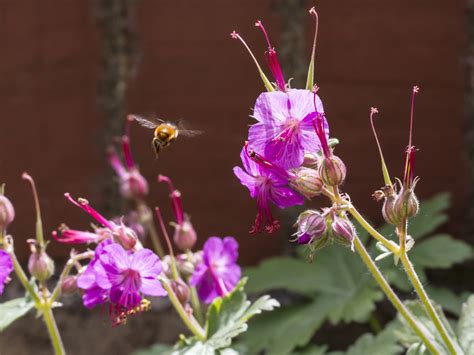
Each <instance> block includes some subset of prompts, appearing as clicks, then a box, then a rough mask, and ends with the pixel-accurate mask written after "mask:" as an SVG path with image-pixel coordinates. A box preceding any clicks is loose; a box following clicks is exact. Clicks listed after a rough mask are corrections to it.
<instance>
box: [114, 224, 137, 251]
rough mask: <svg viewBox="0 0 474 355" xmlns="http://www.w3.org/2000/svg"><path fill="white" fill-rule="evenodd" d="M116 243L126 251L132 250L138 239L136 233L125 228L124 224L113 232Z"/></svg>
mask: <svg viewBox="0 0 474 355" xmlns="http://www.w3.org/2000/svg"><path fill="white" fill-rule="evenodd" d="M113 236H114V241H115V242H116V243H119V244H120V245H121V246H122V247H123V248H124V249H125V250H131V249H133V248H134V247H135V245H136V244H137V241H138V237H137V235H136V234H135V232H134V231H133V230H132V229H131V228H128V227H127V226H125V225H124V224H123V223H122V224H121V225H120V226H118V227H116V228H114V232H113Z"/></svg>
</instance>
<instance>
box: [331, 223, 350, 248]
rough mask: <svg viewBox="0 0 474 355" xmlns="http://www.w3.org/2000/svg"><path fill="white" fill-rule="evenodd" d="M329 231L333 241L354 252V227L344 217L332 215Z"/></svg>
mask: <svg viewBox="0 0 474 355" xmlns="http://www.w3.org/2000/svg"><path fill="white" fill-rule="evenodd" d="M331 231H332V236H333V238H334V240H335V241H336V242H338V243H340V244H342V245H344V246H348V247H350V248H351V250H352V251H354V238H355V236H356V231H355V227H354V225H353V224H352V222H351V221H349V220H348V219H347V218H346V217H339V216H336V215H334V216H333V219H332V223H331Z"/></svg>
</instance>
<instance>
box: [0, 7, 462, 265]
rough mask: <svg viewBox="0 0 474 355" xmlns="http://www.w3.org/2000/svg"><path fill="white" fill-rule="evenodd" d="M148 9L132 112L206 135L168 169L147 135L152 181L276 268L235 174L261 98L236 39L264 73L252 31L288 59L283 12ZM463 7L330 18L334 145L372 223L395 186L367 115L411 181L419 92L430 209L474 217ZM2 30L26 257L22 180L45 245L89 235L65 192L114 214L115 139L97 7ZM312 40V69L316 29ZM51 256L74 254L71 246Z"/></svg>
mask: <svg viewBox="0 0 474 355" xmlns="http://www.w3.org/2000/svg"><path fill="white" fill-rule="evenodd" d="M135 5H136V9H135V10H136V13H135V22H134V24H133V25H134V26H135V30H136V31H137V33H138V36H139V42H140V43H139V47H140V53H139V67H138V71H137V75H136V76H135V77H134V78H133V79H132V80H131V82H130V87H129V95H128V97H129V102H128V106H129V111H130V112H136V113H152V112H154V113H156V114H158V115H160V116H161V117H163V118H166V119H178V118H185V119H186V120H187V121H188V122H189V124H190V125H191V126H193V127H195V128H198V129H202V130H204V131H205V132H206V134H205V135H203V136H201V137H198V138H194V139H190V140H186V139H179V141H178V142H177V143H176V144H175V145H173V146H172V147H170V148H169V149H168V150H167V151H166V152H165V153H164V154H163V155H162V157H160V159H159V160H157V161H155V159H154V156H153V152H152V151H151V148H150V139H151V132H149V131H146V130H145V129H142V128H139V127H134V129H133V134H132V144H133V149H134V152H135V155H136V157H137V160H138V161H139V164H140V166H141V169H142V171H143V172H144V174H145V175H146V176H148V177H149V178H150V181H154V179H155V176H156V174H158V173H161V174H166V175H169V176H171V177H172V178H173V179H174V180H175V184H176V185H177V186H178V188H179V189H180V190H181V191H182V193H183V200H184V205H185V209H186V210H187V211H188V212H189V213H190V214H191V215H192V218H193V223H194V224H195V227H196V229H197V231H198V233H199V235H200V236H201V237H202V238H205V237H206V236H208V235H220V236H224V235H234V236H236V237H237V238H238V239H239V241H240V242H241V243H242V249H243V255H244V260H245V261H246V262H250V263H253V262H255V261H256V260H257V259H258V258H260V257H261V256H263V255H268V254H269V253H274V252H277V251H278V250H279V248H280V246H281V244H282V243H283V242H284V240H285V239H286V238H287V236H286V235H283V234H280V235H275V236H266V235H262V236H257V237H250V236H248V235H247V230H248V227H249V226H250V224H251V223H252V222H253V219H254V215H255V205H254V203H253V201H251V199H250V198H249V196H248V193H247V191H246V189H245V188H243V187H242V186H240V185H239V183H238V182H237V181H236V180H235V178H234V176H233V174H232V167H233V166H235V165H236V164H239V151H240V147H241V145H242V143H243V141H244V140H245V139H246V134H247V125H248V124H250V123H252V121H251V119H250V118H249V117H248V115H249V114H250V112H251V111H250V108H251V107H252V106H253V104H254V102H255V99H256V97H257V95H258V93H259V92H260V91H261V90H262V84H261V82H260V79H259V77H258V75H257V73H256V70H255V68H254V65H253V63H252V62H251V60H250V58H249V57H248V55H247V54H246V53H245V51H244V49H243V48H242V47H241V45H240V44H239V43H237V42H235V41H232V40H231V39H230V37H229V33H230V32H231V31H232V30H233V29H236V30H238V31H239V32H240V33H241V34H242V35H243V36H244V37H245V38H246V40H247V41H248V43H249V45H250V46H251V47H252V48H253V49H254V51H255V52H256V54H258V57H259V58H260V59H261V63H262V64H263V63H264V61H263V58H262V55H261V54H262V52H263V50H264V42H263V38H262V37H261V34H260V33H259V32H258V31H257V29H255V27H254V26H253V24H254V21H255V20H256V19H257V18H260V19H262V20H263V21H264V22H265V23H266V24H267V27H268V30H269V32H270V34H271V36H272V37H273V38H275V42H276V43H277V44H278V40H277V39H278V33H277V29H278V19H277V18H276V16H275V15H274V14H272V13H271V11H270V6H269V5H270V2H269V1H250V0H245V1H229V0H226V1H222V0H220V1H217V0H212V1H195V0H186V1H185V0H176V1H172V2H171V1H154V0H142V1H137V2H136V3H135ZM310 6H311V3H310V2H309V1H308V6H307V7H308V8H309V7H310ZM464 6H465V4H464V2H462V1H449V2H448V1H440V0H437V1H431V2H430V3H429V5H427V4H426V2H425V1H421V0H417V1H407V0H403V1H397V2H395V1H390V2H380V1H373V0H359V1H346V2H344V5H343V6H341V5H340V4H337V3H335V2H331V1H325V2H319V3H318V9H319V13H320V19H321V23H320V33H319V38H318V48H317V51H318V52H317V63H316V77H317V82H318V85H319V86H320V88H321V91H320V96H321V97H322V99H323V101H324V105H325V110H326V113H327V116H328V119H329V121H330V125H331V130H332V135H333V136H336V137H338V138H339V139H340V140H341V142H342V144H341V145H340V147H338V154H339V155H340V156H341V157H342V158H343V159H344V161H345V162H346V164H347V165H348V168H349V174H348V181H347V184H346V187H345V189H346V190H347V191H348V192H350V193H351V196H352V198H353V201H354V202H355V203H356V204H357V205H358V206H360V207H361V209H362V210H363V211H364V212H366V213H367V214H368V215H369V216H370V218H372V219H373V220H376V221H379V220H380V218H379V211H378V210H379V207H378V206H377V205H376V204H375V203H374V202H373V201H372V200H371V197H370V195H371V193H372V192H373V190H374V189H376V188H378V187H380V186H381V184H382V178H381V176H380V168H379V164H378V156H377V151H376V149H375V145H374V142H373V137H372V135H371V131H370V127H369V123H368V111H369V108H370V106H376V107H378V108H379V111H380V114H379V117H378V119H377V126H378V131H379V134H380V138H381V139H382V142H383V146H384V148H385V154H386V159H387V161H388V162H389V166H390V168H391V172H392V174H394V175H400V174H401V169H402V158H403V153H402V152H403V148H404V147H405V145H406V144H407V129H408V119H409V110H410V92H411V87H412V86H413V85H414V84H417V85H419V86H420V87H421V94H420V95H418V97H417V103H416V118H415V132H414V137H415V144H416V145H417V146H418V147H419V148H420V152H419V154H418V157H417V173H418V174H419V175H420V176H421V177H422V181H421V183H420V184H419V189H418V191H419V195H420V197H428V196H430V195H432V194H433V193H435V192H437V191H445V190H451V191H453V193H454V197H455V202H456V207H455V208H454V209H453V210H452V215H453V216H454V218H455V219H456V220H461V218H462V213H463V206H464V205H465V204H466V202H467V201H466V198H465V192H466V187H465V186H466V181H467V180H466V176H467V169H466V165H465V161H464V151H463V143H462V142H463V127H464V116H463V114H464V103H463V95H464V68H463V65H462V56H463V54H464V48H465V40H466V38H465V34H464V31H463V30H464V28H463V23H464V22H463V21H464V17H463V16H464ZM0 16H1V21H0V27H1V28H2V30H1V31H0V34H1V41H0V51H1V53H2V56H1V57H0V73H1V76H0V103H1V105H2V116H3V117H2V118H1V125H0V151H1V154H0V172H1V175H0V181H5V182H6V183H7V193H8V195H9V196H10V197H11V198H12V200H13V201H14V203H15V207H16V209H17V219H16V221H15V223H14V225H13V226H12V228H11V232H12V233H14V234H15V235H16V245H17V249H18V250H21V249H22V248H23V244H22V240H24V239H26V238H27V237H32V233H33V231H34V211H33V204H32V197H31V193H30V189H29V187H28V185H27V184H26V183H25V182H23V181H21V179H20V174H21V172H22V171H23V170H26V171H28V172H29V173H30V174H32V175H33V176H34V177H35V178H36V181H37V184H38V188H39V191H40V194H41V197H42V207H43V214H44V215H45V229H46V232H47V234H49V232H50V231H51V230H52V229H53V228H54V227H56V226H57V225H58V224H60V223H61V222H63V221H67V223H68V224H69V225H70V227H82V228H86V227H87V225H88V223H89V222H90V220H89V219H88V218H87V217H86V216H84V215H83V213H82V212H81V211H79V210H77V209H76V208H74V207H72V206H70V205H69V204H67V203H66V202H65V200H64V198H63V197H62V194H63V192H65V191H70V192H71V193H73V194H74V195H76V196H84V197H86V198H88V199H89V200H90V202H91V203H94V202H96V203H100V200H101V196H99V194H98V192H99V189H98V188H97V186H98V181H97V180H98V179H99V177H100V176H103V175H102V173H103V171H104V169H107V168H108V167H107V166H106V163H105V159H104V157H103V154H102V153H101V152H100V151H99V149H98V147H99V146H100V144H98V141H97V140H99V139H100V137H101V129H102V128H103V126H104V123H103V117H102V115H101V113H100V112H99V109H98V106H97V86H98V78H99V74H100V63H99V53H100V33H99V30H98V27H97V26H96V23H95V20H94V4H93V1H82V0H74V1H73V0H69V1H65V0H49V1H42V2H38V1H34V0H30V1H27V0H20V1H18V0H16V1H7V0H0ZM307 28H308V31H307V32H308V39H307V43H308V55H307V57H308V58H309V48H310V45H311V40H312V38H311V37H312V31H313V30H312V28H313V23H312V21H311V18H310V17H309V15H308V17H307ZM277 47H278V46H277ZM286 76H287V77H291V73H286ZM151 189H152V194H151V196H150V203H153V204H160V205H163V207H168V201H167V198H166V195H167V193H166V190H165V189H164V187H163V186H159V185H157V184H154V183H152V186H151ZM166 215H167V216H168V217H170V213H169V211H168V212H167V213H166ZM51 250H52V251H53V252H61V253H66V252H67V248H62V247H59V246H57V245H52V246H51ZM22 255H23V257H25V255H26V254H25V253H23V254H22ZM63 255H64V254H63Z"/></svg>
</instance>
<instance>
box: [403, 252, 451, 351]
mask: <svg viewBox="0 0 474 355" xmlns="http://www.w3.org/2000/svg"><path fill="white" fill-rule="evenodd" d="M400 260H401V261H402V264H403V267H404V268H405V272H406V274H407V276H408V278H409V279H410V282H411V283H412V285H413V287H414V288H415V290H416V293H417V294H418V297H419V298H420V301H421V302H422V303H423V305H424V306H425V308H426V311H427V312H428V315H429V316H430V318H431V320H432V321H433V324H434V325H435V327H436V329H437V330H438V332H439V334H440V335H441V337H442V338H443V341H444V343H445V344H446V346H447V347H448V350H449V352H450V354H453V355H456V348H455V346H454V341H453V340H452V339H451V337H450V336H449V334H448V331H447V330H446V327H445V326H444V325H443V323H442V322H441V319H440V318H439V315H438V313H437V312H436V310H435V308H434V306H433V304H432V303H431V301H430V299H429V297H428V294H427V293H426V291H425V289H424V288H423V285H422V283H421V281H420V279H419V278H418V275H417V273H416V271H415V269H414V268H413V264H412V263H411V261H410V259H409V258H408V255H407V253H406V252H404V253H402V254H401V255H400Z"/></svg>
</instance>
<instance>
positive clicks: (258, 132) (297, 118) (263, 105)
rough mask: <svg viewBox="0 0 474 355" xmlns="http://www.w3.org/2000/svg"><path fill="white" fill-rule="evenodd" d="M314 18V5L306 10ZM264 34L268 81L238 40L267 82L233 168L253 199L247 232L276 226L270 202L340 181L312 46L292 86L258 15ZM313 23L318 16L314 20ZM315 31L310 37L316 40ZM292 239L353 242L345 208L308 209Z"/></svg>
mask: <svg viewBox="0 0 474 355" xmlns="http://www.w3.org/2000/svg"><path fill="white" fill-rule="evenodd" d="M310 13H311V14H313V15H314V16H315V18H316V20H317V14H316V11H315V10H314V8H313V9H311V10H310ZM255 25H256V26H257V27H259V28H260V29H261V30H262V32H263V34H264V36H265V39H266V42H267V45H268V50H267V51H266V52H265V58H266V61H267V63H268V64H269V67H270V71H271V73H272V75H273V77H274V79H275V84H271V83H270V82H269V80H268V79H267V77H266V76H265V74H264V73H263V70H262V69H261V67H260V65H259V64H258V62H257V60H256V58H255V56H254V54H253V53H252V52H251V51H250V49H249V48H248V46H247V44H246V43H245V41H244V40H243V38H242V37H241V36H240V35H239V34H238V33H237V32H235V31H234V32H232V34H231V36H232V38H234V39H238V40H240V41H241V42H242V43H243V44H244V46H245V48H246V49H247V50H248V51H249V53H250V55H251V56H252V58H253V59H254V61H255V63H256V65H257V69H258V71H259V73H260V76H261V77H262V79H263V82H264V84H265V86H266V88H267V92H263V93H261V94H260V95H259V96H258V98H257V101H256V103H255V107H254V109H253V115H252V117H253V118H254V119H255V120H256V121H257V123H255V124H253V125H252V126H250V128H249V133H248V141H247V142H246V143H245V145H244V148H243V149H242V152H241V154H240V157H241V160H242V164H243V167H244V169H242V168H240V167H235V168H234V174H235V175H236V176H237V178H238V179H239V180H240V182H241V183H242V184H243V185H244V186H246V187H247V188H248V189H249V191H250V195H251V197H252V198H254V199H255V200H256V201H257V207H258V212H257V218H256V220H255V224H254V226H253V227H252V228H251V230H250V233H252V234H253V233H258V232H261V231H262V230H263V225H264V223H265V224H266V226H265V230H266V231H267V232H269V233H272V232H274V231H275V230H277V229H278V227H279V223H278V221H277V220H276V219H275V218H274V217H273V215H272V213H271V211H270V203H272V204H274V205H276V206H278V207H279V208H287V207H291V206H295V205H302V204H303V203H304V198H307V199H311V198H313V197H315V196H318V195H320V194H321V193H324V192H325V191H327V192H329V193H331V192H333V191H335V190H337V189H338V187H339V186H340V185H342V184H343V182H344V179H345V177H346V168H345V166H344V163H343V162H342V160H341V159H340V158H338V157H337V156H335V155H334V153H333V150H332V148H331V147H330V146H329V142H328V138H329V126H328V122H327V120H326V115H325V112H324V107H323V103H322V101H321V98H320V97H319V95H318V90H319V88H318V87H317V86H315V85H313V76H314V73H313V71H314V51H315V46H314V45H313V53H312V56H311V62H310V67H309V70H308V80H307V85H306V88H305V89H293V88H291V87H290V85H289V83H287V82H285V80H284V75H283V73H282V71H281V67H280V64H279V62H278V56H277V52H276V50H275V48H274V47H273V46H272V45H271V43H270V40H269V36H268V34H267V32H266V30H265V28H264V26H263V24H262V22H261V21H257V22H256V24H255ZM316 28H317V21H316ZM316 36H317V31H316V33H315V39H314V43H316ZM297 226H298V231H297V233H296V235H297V241H298V243H299V244H311V245H312V247H313V248H315V249H318V248H320V247H322V246H324V245H326V244H327V243H328V242H329V241H332V240H338V241H341V242H343V243H344V244H349V245H352V241H353V239H354V235H355V231H354V227H353V225H352V223H351V222H350V221H349V220H348V219H347V217H346V215H345V213H344V212H341V211H339V210H338V209H337V208H331V209H326V210H325V211H323V212H317V211H313V210H308V211H306V212H303V213H302V214H301V215H300V217H299V218H298V222H297Z"/></svg>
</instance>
